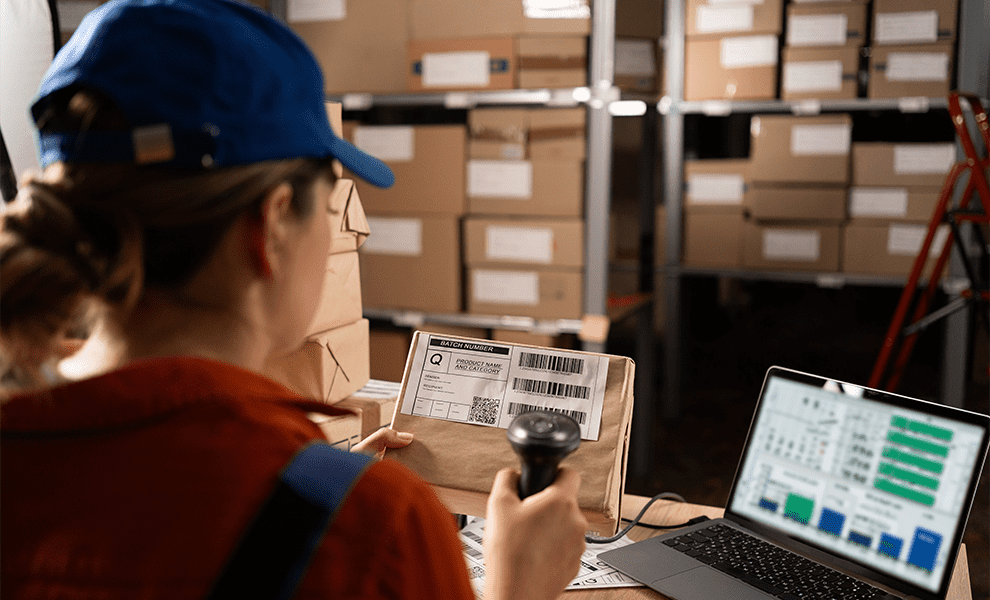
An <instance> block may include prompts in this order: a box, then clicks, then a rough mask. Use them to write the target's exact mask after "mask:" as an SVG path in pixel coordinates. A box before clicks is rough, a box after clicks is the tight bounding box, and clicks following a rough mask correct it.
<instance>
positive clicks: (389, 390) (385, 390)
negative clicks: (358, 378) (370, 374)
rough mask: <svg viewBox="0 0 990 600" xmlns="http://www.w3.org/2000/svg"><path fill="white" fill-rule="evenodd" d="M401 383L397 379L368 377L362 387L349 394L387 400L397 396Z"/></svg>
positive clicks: (362, 397)
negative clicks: (384, 379)
mask: <svg viewBox="0 0 990 600" xmlns="http://www.w3.org/2000/svg"><path fill="white" fill-rule="evenodd" d="M400 389H401V385H400V384H399V382H398V381H383V380H381V379H369V380H368V383H366V384H364V387H363V388H361V389H359V390H358V391H356V392H354V393H353V394H351V395H350V396H349V397H350V398H360V399H362V400H388V399H390V398H398V397H399V390H400Z"/></svg>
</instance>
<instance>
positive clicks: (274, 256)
mask: <svg viewBox="0 0 990 600" xmlns="http://www.w3.org/2000/svg"><path fill="white" fill-rule="evenodd" d="M291 218H292V186H291V185H289V184H288V183H286V182H282V183H280V184H279V185H278V186H276V187H275V188H273V189H272V190H271V191H270V192H268V194H267V195H266V196H265V199H264V200H262V202H261V209H260V214H258V215H257V216H255V217H253V218H249V219H248V237H249V242H248V243H249V245H250V248H249V251H250V254H251V257H252V258H253V261H254V263H255V267H256V268H257V269H258V272H259V273H260V274H261V276H262V277H264V278H266V279H268V278H270V277H272V276H273V275H274V274H275V273H278V271H279V268H280V266H281V265H280V250H281V248H282V247H283V246H284V244H285V241H286V239H287V237H288V236H289V235H291V232H292V229H291V227H289V219H291Z"/></svg>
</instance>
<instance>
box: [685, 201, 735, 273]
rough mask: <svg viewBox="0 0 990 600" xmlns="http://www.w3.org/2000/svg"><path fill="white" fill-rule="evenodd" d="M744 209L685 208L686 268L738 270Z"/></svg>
mask: <svg viewBox="0 0 990 600" xmlns="http://www.w3.org/2000/svg"><path fill="white" fill-rule="evenodd" d="M742 248H743V212H742V210H741V209H736V210H726V211H725V212H711V211H707V212H704V211H701V212H699V211H695V210H692V209H687V210H685V211H684V256H683V257H682V262H683V263H684V266H686V267H702V268H722V269H737V268H739V267H741V266H742Z"/></svg>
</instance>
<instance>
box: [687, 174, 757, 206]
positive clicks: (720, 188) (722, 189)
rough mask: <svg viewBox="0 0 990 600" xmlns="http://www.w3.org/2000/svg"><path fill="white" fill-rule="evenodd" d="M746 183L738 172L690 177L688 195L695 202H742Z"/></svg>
mask: <svg viewBox="0 0 990 600" xmlns="http://www.w3.org/2000/svg"><path fill="white" fill-rule="evenodd" d="M745 190H746V183H745V182H744V181H743V176H742V175H739V174H737V173H725V174H712V175H708V174H697V175H691V176H690V177H688V182H687V196H688V198H689V199H690V200H691V202H693V203H695V204H741V203H742V200H743V192H744V191H745Z"/></svg>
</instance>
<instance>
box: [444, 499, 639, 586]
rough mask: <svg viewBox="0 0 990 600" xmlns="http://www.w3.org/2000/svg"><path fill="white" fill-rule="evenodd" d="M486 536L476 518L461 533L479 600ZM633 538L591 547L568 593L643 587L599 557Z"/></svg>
mask: <svg viewBox="0 0 990 600" xmlns="http://www.w3.org/2000/svg"><path fill="white" fill-rule="evenodd" d="M484 536H485V520H484V519H482V518H478V517H476V518H474V519H473V520H472V521H470V522H469V523H468V524H467V525H466V526H465V527H464V529H461V531H460V538H461V545H462V547H463V548H464V560H465V562H467V568H468V575H469V577H470V578H471V586H472V587H473V588H474V596H475V598H477V599H478V600H482V598H483V597H484V589H485V555H484V546H483V545H482V540H483V539H484ZM632 543H633V540H631V539H629V536H625V535H624V536H622V537H621V538H619V539H618V540H616V541H614V542H612V543H610V544H588V545H587V546H586V547H585V550H584V554H582V555H581V567H580V569H579V570H578V574H577V577H575V578H574V580H573V581H571V583H570V585H568V586H567V587H566V588H565V589H568V590H584V589H591V588H613V587H635V586H640V585H642V584H640V583H638V582H636V581H633V580H632V579H630V578H629V577H627V576H625V575H623V574H622V573H620V572H618V571H616V570H615V569H613V568H612V567H610V566H608V565H606V564H605V563H603V562H601V561H600V560H598V554H599V553H601V552H605V551H606V550H614V549H615V548H621V547H623V546H628V545H629V544H632Z"/></svg>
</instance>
